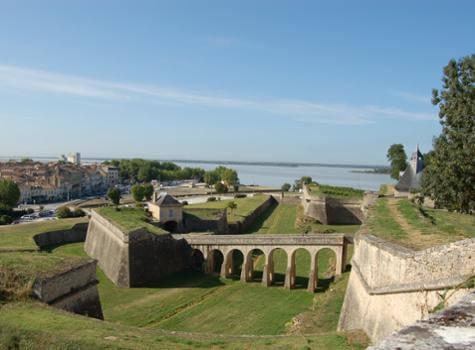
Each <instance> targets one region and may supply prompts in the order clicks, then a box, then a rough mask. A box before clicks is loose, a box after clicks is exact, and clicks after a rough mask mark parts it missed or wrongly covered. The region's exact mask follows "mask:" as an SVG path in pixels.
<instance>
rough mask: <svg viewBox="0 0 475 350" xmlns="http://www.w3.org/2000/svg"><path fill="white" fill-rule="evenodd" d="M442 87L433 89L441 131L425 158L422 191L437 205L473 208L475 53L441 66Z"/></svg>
mask: <svg viewBox="0 0 475 350" xmlns="http://www.w3.org/2000/svg"><path fill="white" fill-rule="evenodd" d="M443 74H444V76H443V78H442V83H443V84H442V89H441V90H440V91H439V90H437V89H434V90H433V91H432V103H433V104H434V105H437V106H439V118H440V123H441V125H442V133H441V134H440V136H438V137H436V138H435V139H434V145H433V146H434V150H433V153H432V154H431V155H430V158H429V160H428V161H426V168H425V170H424V174H423V177H422V191H423V193H424V194H425V195H429V196H430V197H431V198H432V199H433V200H434V201H435V204H436V205H437V206H438V207H445V208H447V209H449V210H455V211H459V212H462V213H473V212H474V211H475V54H473V55H471V56H467V57H463V58H461V59H459V60H458V61H456V60H454V59H452V60H450V62H449V64H448V65H447V66H445V67H444V72H443Z"/></svg>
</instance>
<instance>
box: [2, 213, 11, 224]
mask: <svg viewBox="0 0 475 350" xmlns="http://www.w3.org/2000/svg"><path fill="white" fill-rule="evenodd" d="M12 222H13V219H12V218H11V216H9V215H1V216H0V225H8V224H11V223H12Z"/></svg>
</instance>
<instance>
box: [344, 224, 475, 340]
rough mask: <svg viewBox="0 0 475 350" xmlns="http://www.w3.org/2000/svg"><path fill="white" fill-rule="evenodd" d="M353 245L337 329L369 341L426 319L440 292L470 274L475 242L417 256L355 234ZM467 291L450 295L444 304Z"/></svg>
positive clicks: (474, 266) (474, 271)
mask: <svg viewBox="0 0 475 350" xmlns="http://www.w3.org/2000/svg"><path fill="white" fill-rule="evenodd" d="M354 243H355V251H354V255H353V259H352V270H351V274H350V279H349V282H348V287H347V292H346V295H345V301H344V303H343V307H342V310H341V314H340V320H339V329H341V330H351V329H362V330H364V331H365V332H366V333H367V334H368V336H369V337H370V338H371V339H372V340H373V341H376V340H379V339H381V338H383V337H385V336H388V335H389V334H391V333H392V332H393V331H396V330H399V329H401V328H402V327H404V326H407V325H409V324H411V323H414V322H415V321H417V320H419V319H421V318H423V317H425V316H427V314H428V313H429V311H430V310H432V309H433V308H435V307H436V306H437V305H438V304H439V303H440V302H441V301H442V300H441V297H440V292H441V291H444V290H445V289H447V288H448V289H453V288H454V286H457V285H459V284H461V283H462V282H464V281H465V280H466V279H467V278H468V277H470V276H472V275H474V274H475V259H474V258H475V253H474V252H475V239H467V240H463V241H459V242H455V243H451V244H447V245H443V246H438V247H435V248H431V249H426V250H423V251H411V250H409V249H406V248H403V247H400V246H397V245H394V244H390V243H388V242H385V241H383V240H381V239H378V238H376V237H374V236H372V235H369V234H361V233H360V234H359V235H357V237H356V238H355V240H354ZM468 292H469V290H467V289H462V288H461V289H457V290H455V291H451V292H450V294H451V297H450V298H449V299H448V300H447V303H446V304H447V305H451V304H453V303H454V302H456V301H457V300H459V299H460V298H461V297H462V296H464V295H466V294H467V293H468Z"/></svg>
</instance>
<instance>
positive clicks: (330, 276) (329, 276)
mask: <svg viewBox="0 0 475 350" xmlns="http://www.w3.org/2000/svg"><path fill="white" fill-rule="evenodd" d="M316 267H317V270H318V273H317V279H318V283H317V289H318V290H321V291H325V290H326V289H328V287H329V285H330V283H331V282H332V281H333V280H334V279H335V276H336V275H337V274H339V273H338V271H337V267H338V255H337V252H336V251H335V250H334V249H332V248H326V247H325V248H322V249H319V250H318V252H317V255H316Z"/></svg>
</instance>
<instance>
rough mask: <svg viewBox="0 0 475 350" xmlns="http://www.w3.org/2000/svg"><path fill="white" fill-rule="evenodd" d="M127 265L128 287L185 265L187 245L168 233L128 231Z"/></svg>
mask: <svg viewBox="0 0 475 350" xmlns="http://www.w3.org/2000/svg"><path fill="white" fill-rule="evenodd" d="M129 264H130V265H129V276H130V284H129V286H130V287H139V286H144V285H147V284H150V283H153V282H157V281H159V280H160V279H162V278H164V277H166V276H168V275H170V274H172V273H175V272H180V271H183V270H185V269H186V268H188V267H189V266H190V264H191V247H190V246H189V245H188V244H187V243H186V241H185V240H184V239H178V240H176V239H174V238H173V237H172V236H171V235H160V236H157V235H154V234H151V233H149V232H147V231H144V230H139V231H135V232H132V233H131V234H130V240H129Z"/></svg>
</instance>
